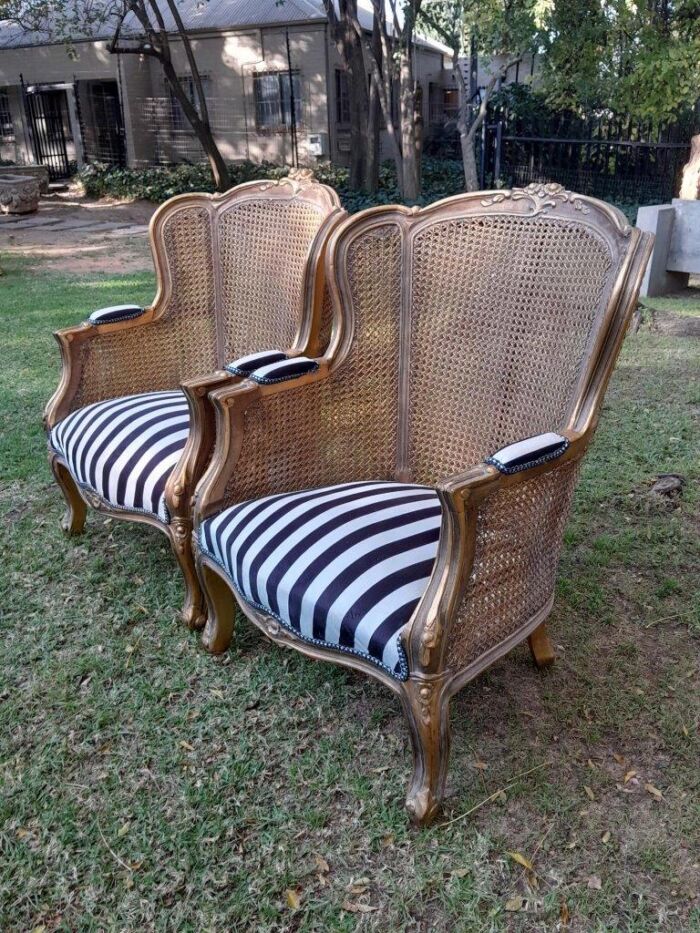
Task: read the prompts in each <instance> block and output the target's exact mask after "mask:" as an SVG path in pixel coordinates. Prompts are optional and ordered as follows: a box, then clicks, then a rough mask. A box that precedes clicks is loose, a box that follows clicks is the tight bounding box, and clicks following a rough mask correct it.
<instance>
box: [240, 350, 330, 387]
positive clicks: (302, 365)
mask: <svg viewBox="0 0 700 933" xmlns="http://www.w3.org/2000/svg"><path fill="white" fill-rule="evenodd" d="M317 369H318V363H317V362H316V360H311V359H309V357H308V356H295V357H294V358H293V359H291V360H281V361H279V362H277V363H269V364H268V365H267V366H261V367H259V368H258V369H255V370H253V371H252V372H251V373H249V378H250V379H252V380H253V382H257V383H259V384H260V385H270V384H272V383H274V382H285V381H286V380H287V379H296V378H297V376H303V375H305V374H306V373H313V372H316V370H317Z"/></svg>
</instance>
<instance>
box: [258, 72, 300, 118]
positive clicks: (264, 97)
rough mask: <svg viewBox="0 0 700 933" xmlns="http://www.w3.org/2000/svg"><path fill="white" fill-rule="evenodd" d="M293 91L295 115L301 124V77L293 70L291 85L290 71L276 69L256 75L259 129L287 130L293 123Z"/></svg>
mask: <svg viewBox="0 0 700 933" xmlns="http://www.w3.org/2000/svg"><path fill="white" fill-rule="evenodd" d="M292 91H293V92H294V117H295V122H296V125H297V126H299V125H300V124H301V114H302V101H301V77H300V76H299V74H298V73H296V74H295V73H294V72H292V80H291V87H290V80H289V72H288V71H276V72H270V73H268V74H262V75H255V79H254V94H255V125H256V127H257V128H258V129H259V130H287V129H289V128H290V127H291V125H292V104H291V99H292Z"/></svg>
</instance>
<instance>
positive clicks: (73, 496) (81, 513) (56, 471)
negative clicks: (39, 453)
mask: <svg viewBox="0 0 700 933" xmlns="http://www.w3.org/2000/svg"><path fill="white" fill-rule="evenodd" d="M49 462H50V464H51V469H52V471H53V475H54V476H55V477H56V482H57V483H58V485H59V488H60V490H61V492H62V493H63V498H64V499H65V500H66V506H67V508H66V511H65V514H64V516H63V519H62V521H61V527H62V528H63V530H64V531H65V532H66V534H69V535H79V534H81V532H82V531H83V529H84V528H85V518H86V517H87V504H86V502H85V500H84V499H83V497H82V496H81V495H80V490H79V489H78V485H77V483H76V482H75V480H74V479H73V477H72V476H71V474H70V470H69V469H68V467H67V466H66V465H65V464H64V463H61V461H60V460H59V459H58V457H56V456H55V455H54V454H50V455H49Z"/></svg>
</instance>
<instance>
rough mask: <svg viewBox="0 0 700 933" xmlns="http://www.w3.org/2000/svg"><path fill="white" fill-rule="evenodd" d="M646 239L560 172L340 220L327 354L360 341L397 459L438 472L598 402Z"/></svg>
mask: <svg viewBox="0 0 700 933" xmlns="http://www.w3.org/2000/svg"><path fill="white" fill-rule="evenodd" d="M639 243H640V238H639V232H638V231H636V230H634V231H633V230H632V229H631V228H630V226H629V225H628V224H627V222H626V220H625V218H624V216H623V215H622V214H621V213H620V212H619V211H617V210H616V209H614V208H612V207H609V206H608V205H606V204H604V203H603V202H601V201H597V200H594V199H590V198H585V197H579V196H578V195H575V194H572V193H570V192H568V191H565V190H564V189H563V188H561V187H560V186H558V185H547V186H539V185H534V186H530V187H529V188H527V189H525V190H517V189H516V190H513V191H498V192H479V193H476V194H465V195H458V196H456V197H453V198H449V199H447V200H444V201H440V202H438V203H437V204H434V205H432V206H430V207H428V208H425V209H423V210H418V209H415V208H414V209H408V208H401V207H399V208H396V207H380V208H375V209H371V210H369V211H365V212H364V213H363V214H361V215H357V216H355V217H353V218H350V219H349V220H348V221H346V222H345V224H343V226H342V227H341V228H340V229H339V230H338V231H337V232H336V234H335V236H334V237H333V238H332V245H331V247H330V249H329V257H328V265H329V282H330V285H331V290H332V292H333V294H334V296H335V314H336V331H335V340H334V347H335V349H336V350H337V353H335V360H334V365H335V366H337V367H340V368H341V369H342V368H344V367H343V361H344V360H345V359H347V358H348V357H349V356H352V357H353V359H354V365H353V366H352V367H351V369H352V371H353V372H354V373H358V372H361V373H362V374H363V377H365V378H364V379H363V387H362V392H363V393H364V394H368V395H369V396H371V397H372V398H373V399H374V400H375V403H376V400H377V399H380V402H379V403H378V404H379V405H380V406H381V414H380V415H379V418H380V420H382V421H383V422H384V426H383V427H382V426H380V425H379V424H377V427H376V434H377V436H382V437H386V438H389V437H391V438H393V440H392V443H393V444H394V445H395V446H394V449H393V450H391V451H389V450H385V451H383V453H382V458H383V462H385V463H387V464H391V466H390V469H389V470H388V472H389V473H392V474H393V475H394V476H396V477H397V478H398V479H402V480H411V481H415V482H422V483H434V482H436V481H437V480H438V479H439V478H440V477H444V476H449V475H451V474H454V473H457V472H459V471H461V470H463V469H465V468H466V467H467V466H468V465H469V464H472V463H478V462H480V461H481V460H483V458H484V457H486V456H488V455H489V454H490V453H492V452H493V451H495V450H498V449H499V448H501V447H503V446H505V445H506V444H508V443H511V442H514V441H517V440H520V439H522V438H525V437H529V436H532V435H535V434H539V433H541V432H544V431H549V430H559V429H562V428H564V427H567V426H573V423H574V421H575V420H576V419H579V420H580V419H582V418H583V419H584V420H585V418H587V417H592V416H593V415H594V413H595V409H596V407H597V399H598V398H599V396H600V391H599V390H600V388H601V386H602V385H603V384H604V382H605V380H606V379H607V375H608V374H609V369H610V367H611V365H612V362H613V361H614V354H613V356H612V358H611V359H610V361H609V362H610V365H609V366H608V367H607V369H606V368H605V366H603V369H602V370H601V366H600V365H599V364H600V363H601V361H602V360H603V358H604V353H603V351H604V348H605V347H606V345H608V344H606V341H607V342H608V343H609V340H610V339H611V335H614V334H616V333H617V329H619V327H620V325H621V320H622V318H624V323H625V324H626V320H627V315H628V311H629V308H628V307H627V306H626V305H625V302H624V300H622V299H623V292H624V287H625V282H626V279H627V277H628V275H629V271H630V268H631V265H632V264H633V260H634V257H635V255H636V254H637V253H638V252H639V250H638V249H637V247H638V246H639ZM353 335H354V338H353ZM619 336H621V335H619ZM615 352H616V351H615ZM606 365H607V364H606ZM337 375H338V376H341V372H338V374H337ZM341 378H342V376H341ZM375 417H376V412H375ZM397 437H398V440H395V438H397Z"/></svg>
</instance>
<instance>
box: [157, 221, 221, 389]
mask: <svg viewBox="0 0 700 933" xmlns="http://www.w3.org/2000/svg"><path fill="white" fill-rule="evenodd" d="M162 237H163V245H164V247H165V249H164V252H165V258H166V262H167V264H168V272H169V276H170V282H171V292H170V299H169V301H168V305H167V312H166V318H167V320H168V321H169V323H170V326H171V327H172V328H173V330H174V331H175V332H176V333H177V339H176V345H175V346H174V347H173V351H174V352H175V353H176V354H179V352H180V348H181V347H182V349H184V350H185V354H184V358H183V360H182V366H183V368H182V369H181V372H182V378H183V379H186V378H189V377H190V376H197V375H201V374H202V373H206V372H211V371H212V370H213V369H215V368H216V364H217V355H216V318H215V313H216V290H215V286H214V263H215V261H218V257H216V256H215V255H214V244H213V237H212V227H211V217H210V211H209V210H207V209H206V208H205V207H203V206H195V205H187V206H182V207H178V208H177V209H176V210H174V211H173V212H172V213H171V214H169V215H167V216H166V217H165V219H164V222H163V226H162Z"/></svg>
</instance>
